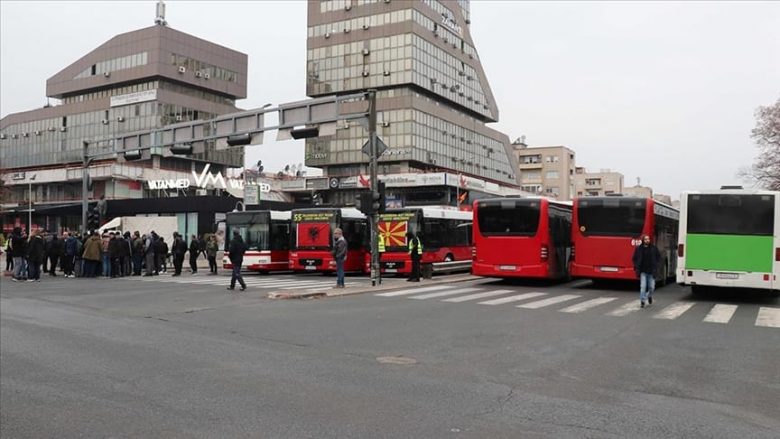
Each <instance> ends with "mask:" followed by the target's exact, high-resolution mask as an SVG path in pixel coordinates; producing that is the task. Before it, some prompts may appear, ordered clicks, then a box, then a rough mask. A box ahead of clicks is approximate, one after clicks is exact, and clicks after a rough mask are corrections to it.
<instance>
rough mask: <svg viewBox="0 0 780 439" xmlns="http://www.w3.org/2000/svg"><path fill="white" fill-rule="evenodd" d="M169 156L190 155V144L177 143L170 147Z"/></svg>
mask: <svg viewBox="0 0 780 439" xmlns="http://www.w3.org/2000/svg"><path fill="white" fill-rule="evenodd" d="M171 154H177V155H190V154H192V143H177V144H175V145H173V146H171Z"/></svg>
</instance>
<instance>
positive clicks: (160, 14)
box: [154, 0, 168, 26]
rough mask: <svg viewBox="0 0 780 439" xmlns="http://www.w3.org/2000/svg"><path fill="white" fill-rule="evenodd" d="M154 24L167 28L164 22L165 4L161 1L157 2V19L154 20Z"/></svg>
mask: <svg viewBox="0 0 780 439" xmlns="http://www.w3.org/2000/svg"><path fill="white" fill-rule="evenodd" d="M154 24H156V25H158V26H168V22H167V21H165V3H164V2H163V1H162V0H159V1H158V2H157V17H156V18H155V19H154Z"/></svg>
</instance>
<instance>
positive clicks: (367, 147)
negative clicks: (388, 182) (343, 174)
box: [360, 136, 387, 157]
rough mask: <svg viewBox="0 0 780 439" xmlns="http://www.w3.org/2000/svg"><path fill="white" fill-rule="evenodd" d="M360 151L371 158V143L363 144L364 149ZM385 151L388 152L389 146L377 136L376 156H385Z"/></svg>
mask: <svg viewBox="0 0 780 439" xmlns="http://www.w3.org/2000/svg"><path fill="white" fill-rule="evenodd" d="M360 150H361V151H363V154H365V155H367V156H370V155H371V142H370V141H368V140H367V141H366V143H364V144H363V148H361V149H360ZM385 151H387V145H385V142H383V141H382V139H380V138H379V136H376V156H377V157H380V156H381V155H382V154H384V152H385Z"/></svg>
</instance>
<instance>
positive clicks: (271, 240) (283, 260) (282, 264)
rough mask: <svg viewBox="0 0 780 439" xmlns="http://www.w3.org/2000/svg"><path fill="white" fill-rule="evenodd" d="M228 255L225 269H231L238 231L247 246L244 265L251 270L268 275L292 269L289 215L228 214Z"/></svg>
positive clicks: (265, 213) (226, 240)
mask: <svg viewBox="0 0 780 439" xmlns="http://www.w3.org/2000/svg"><path fill="white" fill-rule="evenodd" d="M225 226H226V228H227V230H226V232H227V234H226V236H225V255H224V256H223V257H222V267H223V268H226V269H232V268H233V264H231V263H230V255H229V254H228V251H227V250H228V249H229V248H230V239H231V238H232V237H233V231H234V230H237V231H238V233H239V234H241V238H242V239H243V240H244V243H245V244H246V246H247V251H246V253H245V254H244V263H243V266H244V268H245V269H247V270H249V271H256V272H260V273H268V272H269V271H277V270H288V269H289V266H290V258H289V256H290V212H279V211H275V210H253V211H244V212H228V214H227V216H226V218H225Z"/></svg>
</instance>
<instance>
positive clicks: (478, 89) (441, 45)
mask: <svg viewBox="0 0 780 439" xmlns="http://www.w3.org/2000/svg"><path fill="white" fill-rule="evenodd" d="M470 23H471V20H470V14H469V1H468V0H459V1H438V0H423V1H414V2H412V1H387V0H325V1H319V0H312V1H309V3H308V38H307V56H306V73H307V79H306V92H307V95H308V96H310V97H323V96H329V95H334V94H348V93H355V92H361V91H365V90H367V89H377V90H378V99H377V108H378V111H379V115H378V121H379V122H378V125H379V126H378V134H379V137H380V138H381V139H382V140H383V141H384V143H385V144H386V145H387V146H388V151H387V152H385V154H384V155H382V156H381V157H380V159H379V164H380V169H379V172H380V175H394V174H404V175H406V174H415V173H452V174H455V175H462V176H467V177H470V178H476V179H479V180H481V181H484V182H487V183H492V184H498V185H511V186H514V187H517V184H518V183H519V180H518V175H517V172H516V170H517V166H516V160H515V155H514V153H513V152H512V146H511V145H510V142H509V138H508V137H507V136H506V135H505V134H503V133H500V132H498V131H496V130H494V129H492V128H490V127H488V126H487V124H489V123H491V122H496V121H497V120H498V107H497V105H496V101H495V99H494V97H493V93H492V91H491V89H490V85H489V84H488V81H487V78H486V76H485V72H484V71H483V69H482V65H481V63H480V59H479V56H478V54H477V50H476V48H475V47H474V42H473V40H472V37H471V32H470ZM367 139H368V133H367V131H366V129H365V128H364V127H363V126H362V125H360V124H350V125H345V126H342V127H341V128H340V129H338V130H337V133H336V135H334V136H332V137H323V138H317V139H309V140H307V142H306V156H305V157H306V158H305V160H306V165H307V166H312V167H318V168H322V169H323V172H324V175H325V176H326V177H330V178H352V177H355V176H360V175H364V174H367V173H368V169H367V162H368V157H367V156H366V155H364V154H363V153H362V152H361V147H362V145H363V144H364V143H365V141H366V140H367ZM341 189H344V188H340V187H336V188H332V189H331V190H327V191H325V192H324V194H323V198H324V199H325V200H326V202H328V203H330V204H349V203H351V202H353V201H354V197H355V194H356V192H355V191H352V190H349V189H347V190H341ZM396 192H397V193H395V194H394V196H397V197H399V199H400V200H401V202H402V203H403V202H406V201H407V198H409V200H408V201H412V200H411V199H412V198H414V199H415V200H418V201H419V202H426V203H440V204H447V203H452V202H453V201H454V198H455V197H456V188H455V187H450V186H445V187H437V186H431V187H430V188H425V189H423V188H415V187H411V188H406V189H399V190H398V191H396ZM423 192H425V193H423ZM426 193H427V195H426ZM407 194H413V195H410V196H408V197H407Z"/></svg>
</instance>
